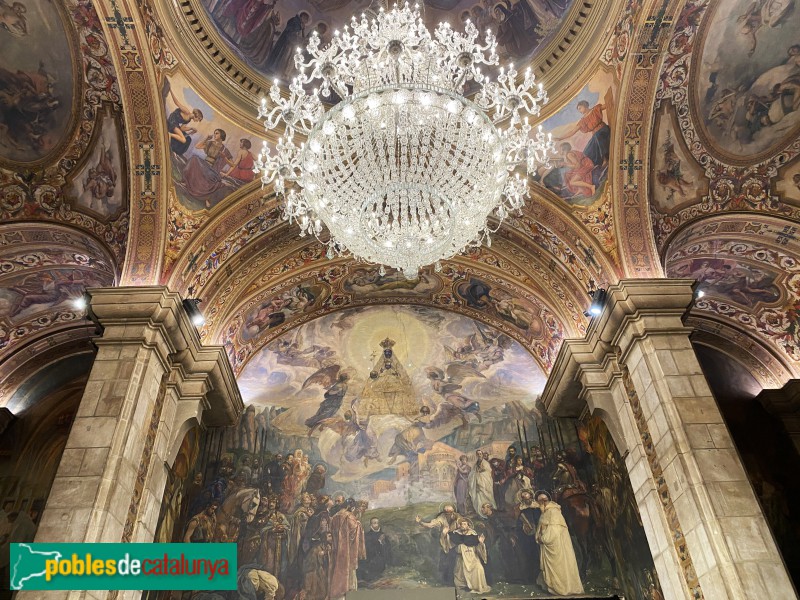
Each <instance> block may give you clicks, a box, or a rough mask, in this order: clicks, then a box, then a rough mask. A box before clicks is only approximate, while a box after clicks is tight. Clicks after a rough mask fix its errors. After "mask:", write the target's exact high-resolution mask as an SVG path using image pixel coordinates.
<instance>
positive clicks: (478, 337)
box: [445, 324, 511, 371]
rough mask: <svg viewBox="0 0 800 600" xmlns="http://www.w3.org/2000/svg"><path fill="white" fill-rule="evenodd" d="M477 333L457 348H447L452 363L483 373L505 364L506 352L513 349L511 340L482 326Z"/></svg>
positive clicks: (478, 327) (477, 326)
mask: <svg viewBox="0 0 800 600" xmlns="http://www.w3.org/2000/svg"><path fill="white" fill-rule="evenodd" d="M475 327H476V329H477V332H476V333H473V334H472V335H470V336H469V337H467V338H465V339H464V340H463V341H462V342H461V343H460V344H459V345H458V347H456V348H450V347H448V346H445V352H446V353H447V356H448V357H449V359H450V360H451V363H460V364H463V365H467V366H470V367H472V368H473V369H477V370H479V371H483V370H485V369H487V368H489V367H491V366H492V365H493V364H496V363H499V362H503V359H504V358H505V350H507V349H508V348H510V347H511V338H510V337H508V336H507V335H506V334H504V333H499V332H495V331H493V330H492V329H490V328H488V327H485V326H483V325H480V324H476V325H475Z"/></svg>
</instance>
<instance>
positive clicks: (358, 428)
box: [308, 398, 380, 467]
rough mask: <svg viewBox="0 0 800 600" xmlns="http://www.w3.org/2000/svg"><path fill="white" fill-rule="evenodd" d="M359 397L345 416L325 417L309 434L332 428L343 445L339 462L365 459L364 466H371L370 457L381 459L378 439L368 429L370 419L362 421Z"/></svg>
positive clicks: (351, 404)
mask: <svg viewBox="0 0 800 600" xmlns="http://www.w3.org/2000/svg"><path fill="white" fill-rule="evenodd" d="M357 403H358V398H354V399H353V401H352V402H351V403H350V409H349V410H346V411H345V412H344V416H343V417H340V416H338V415H335V416H333V417H330V418H328V419H323V420H322V421H320V422H319V423H317V424H316V425H314V427H312V428H311V429H309V430H308V435H309V436H311V434H312V433H313V432H314V431H315V430H316V429H319V430H320V431H324V430H325V429H330V430H331V431H334V432H336V433H338V434H339V438H340V441H339V443H340V444H341V447H342V454H341V456H340V458H339V463H340V464H341V463H342V461H347V462H355V461H357V460H361V459H363V460H364V466H365V467H367V466H369V461H370V459H372V460H379V459H380V455H379V454H378V447H377V443H378V441H377V439H375V436H374V435H373V434H372V433H371V432H370V431H368V429H367V426H368V424H369V419H366V420H365V421H362V420H361V419H359V417H358V410H357V409H356V404H357Z"/></svg>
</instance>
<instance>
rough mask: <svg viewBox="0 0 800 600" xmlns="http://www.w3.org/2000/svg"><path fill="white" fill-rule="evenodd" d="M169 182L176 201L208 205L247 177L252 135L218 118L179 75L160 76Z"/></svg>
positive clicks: (203, 207) (252, 159)
mask: <svg viewBox="0 0 800 600" xmlns="http://www.w3.org/2000/svg"><path fill="white" fill-rule="evenodd" d="M162 96H163V99H164V110H165V114H166V119H167V130H168V135H169V148H170V161H171V164H172V181H173V183H174V186H175V194H176V196H177V198H178V201H179V202H180V203H181V205H182V206H184V207H185V208H187V209H189V210H191V211H204V210H211V209H213V208H214V207H215V206H216V205H217V204H219V202H220V201H222V200H223V199H224V198H225V197H226V196H227V195H228V194H230V193H231V192H233V191H235V190H237V189H239V188H240V187H241V186H242V185H244V184H246V183H248V182H250V181H253V179H255V173H254V172H253V166H254V165H255V155H254V154H253V148H254V144H255V142H256V140H255V139H254V136H252V135H251V134H249V133H246V132H244V131H243V130H241V129H240V128H238V127H236V126H235V125H232V124H231V123H229V122H228V121H225V120H223V119H222V118H221V117H220V116H219V115H217V114H216V113H215V111H214V110H213V109H212V108H211V107H210V106H209V105H208V104H207V103H206V102H205V101H204V100H202V99H201V98H200V96H198V95H197V93H195V91H194V90H192V89H191V88H189V87H188V86H187V85H186V84H185V81H184V80H183V78H182V77H175V78H173V79H166V78H165V80H164V87H163V90H162Z"/></svg>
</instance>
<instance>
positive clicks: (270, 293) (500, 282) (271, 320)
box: [204, 260, 574, 372]
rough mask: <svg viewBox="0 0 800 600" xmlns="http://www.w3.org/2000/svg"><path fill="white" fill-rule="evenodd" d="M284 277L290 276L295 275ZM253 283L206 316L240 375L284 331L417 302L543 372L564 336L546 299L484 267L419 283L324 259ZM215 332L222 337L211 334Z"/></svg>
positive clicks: (454, 267) (431, 275)
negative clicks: (339, 314)
mask: <svg viewBox="0 0 800 600" xmlns="http://www.w3.org/2000/svg"><path fill="white" fill-rule="evenodd" d="M312 266H314V265H312ZM284 272H286V273H289V274H290V273H292V270H291V269H286V270H284ZM251 281H252V282H253V283H252V284H251V286H250V287H249V288H248V287H246V286H241V285H240V286H239V289H238V290H237V292H236V293H237V294H239V295H240V296H243V297H244V298H246V299H244V300H242V299H241V298H237V297H236V296H234V297H232V298H228V299H229V300H230V304H231V305H232V306H229V307H227V310H226V311H225V312H224V313H223V312H222V310H221V308H222V307H223V306H224V305H221V304H220V303H219V301H218V300H217V301H216V302H214V303H213V304H212V305H211V307H210V308H209V310H208V311H207V313H206V314H207V322H206V326H205V327H206V329H205V330H204V331H205V332H206V336H207V337H211V338H212V339H217V340H218V342H219V343H222V344H223V345H224V346H225V347H226V349H227V350H228V357H229V359H230V360H231V364H232V365H233V367H234V371H236V372H240V371H241V369H242V367H243V366H244V365H245V364H246V363H247V362H248V361H249V360H250V359H251V357H252V356H253V355H254V354H255V353H257V352H258V351H259V349H260V348H261V347H263V346H264V345H265V344H268V343H270V342H271V341H272V340H274V339H275V338H277V337H278V336H280V335H281V334H283V333H284V332H287V331H290V330H292V329H293V328H295V327H297V326H299V325H302V324H303V323H306V322H308V321H311V320H313V319H315V318H316V317H319V316H321V315H324V314H327V313H330V312H335V311H339V310H342V309H346V308H348V307H353V306H370V305H376V304H416V305H425V306H433V307H441V308H445V309H447V310H450V311H456V312H459V313H461V314H465V315H468V316H470V317H472V318H474V319H477V320H479V321H483V322H486V323H489V324H491V325H493V326H494V327H495V328H497V329H498V330H500V331H503V332H504V333H505V334H506V335H508V336H509V337H510V338H513V339H515V340H517V341H518V342H520V343H521V344H523V345H524V347H526V348H528V349H529V351H530V352H531V353H532V354H533V355H534V356H535V358H536V360H538V361H539V362H540V364H541V365H542V368H543V369H544V370H549V368H550V367H551V366H552V364H553V361H554V360H555V355H556V352H557V349H558V346H559V345H560V342H561V340H562V339H563V338H564V337H565V326H564V324H563V320H562V319H563V318H562V317H561V316H560V315H558V314H557V313H555V312H554V310H553V309H552V308H550V307H548V306H547V304H545V303H544V302H543V301H542V300H541V299H540V298H542V297H543V296H544V294H542V293H541V292H538V293H534V294H528V293H526V290H525V288H522V287H520V286H519V285H517V284H514V283H511V282H510V281H509V278H508V277H507V276H506V277H500V276H498V275H496V274H494V273H493V272H491V271H490V270H484V269H481V268H480V267H479V266H465V265H459V264H455V263H451V262H448V263H445V264H444V265H443V268H442V270H441V272H432V271H425V272H423V273H421V274H420V276H419V277H418V278H417V279H415V280H406V279H404V278H403V279H401V278H400V277H398V276H397V274H395V273H393V272H391V271H390V272H389V273H388V274H387V275H386V276H381V275H380V274H379V273H378V268H377V267H374V266H368V267H363V266H359V265H352V264H350V265H348V264H342V263H341V261H339V262H338V264H337V263H336V262H334V263H331V262H329V261H327V260H324V261H319V264H318V266H317V268H313V269H309V270H305V271H304V272H301V273H298V274H296V275H290V276H288V277H285V278H284V279H282V280H279V281H278V282H277V283H272V284H271V285H267V283H266V282H265V281H260V280H255V281H254V280H252V279H251ZM356 288H357V289H358V291H355V289H356ZM233 307H235V309H234V308H233ZM217 311H219V312H220V313H221V314H217ZM573 326H574V325H573ZM212 329H213V330H215V331H217V332H218V333H217V334H215V335H211V336H209V335H208V332H209V331H210V330H212Z"/></svg>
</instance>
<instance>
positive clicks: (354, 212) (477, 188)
mask: <svg viewBox="0 0 800 600" xmlns="http://www.w3.org/2000/svg"><path fill="white" fill-rule="evenodd" d="M477 38H478V31H477V28H476V27H475V26H474V24H472V23H470V22H467V23H465V27H464V32H463V33H459V32H457V31H454V30H453V29H452V28H450V27H449V26H448V25H446V24H442V25H440V26H439V27H438V28H437V29H436V30H435V31H434V34H433V35H431V32H430V31H429V30H428V29H426V28H425V26H424V23H423V22H422V19H421V17H420V14H419V9H418V8H417V7H415V8H413V9H412V8H410V7H409V6H408V5H406V6H404V7H402V8H398V7H395V8H394V9H392V10H391V11H384V10H381V11H380V13H379V15H378V16H377V18H376V19H373V20H372V21H371V22H370V21H368V20H367V18H366V17H365V16H364V15H362V17H361V20H360V21H359V20H357V19H355V18H354V19H353V21H352V25H351V27H350V28H348V27H344V29H343V31H342V32H339V31H336V32H335V34H334V37H333V39H332V41H331V43H330V44H328V45H326V47H325V48H322V49H321V48H319V43H320V42H319V38H318V36H316V35H314V34H312V35H311V36H309V42H308V44H307V48H306V51H305V54H303V51H302V50H298V52H297V53H296V55H295V64H296V66H297V69H298V74H297V76H296V77H294V78H293V79H292V81H291V83H290V85H289V90H290V96H289V98H288V99H287V98H282V97H281V96H280V93H279V90H278V87H277V83H275V84H273V87H272V88H271V89H270V98H271V100H272V101H273V105H272V106H270V107H268V106H267V105H266V103H265V102H264V101H262V106H261V108H260V109H259V118H263V119H264V124H265V128H266V129H267V130H274V129H276V128H277V127H278V126H279V125H283V127H284V128H285V130H284V133H283V135H281V137H280V138H279V140H278V143H277V144H276V147H275V149H276V154H275V155H271V154H270V152H269V149H268V148H267V149H265V150H264V151H262V152H261V153H260V154H259V157H258V161H257V164H256V167H257V168H258V169H259V170H260V171H261V173H262V175H261V177H262V185H267V184H270V183H272V185H273V188H274V189H275V191H276V193H277V194H279V195H281V196H282V197H283V198H284V205H285V206H284V218H286V219H288V220H289V221H290V222H296V223H298V226H299V228H300V232H301V235H313V236H314V237H315V239H317V241H319V242H320V244H323V245H324V246H325V247H326V254H327V255H328V256H329V257H333V256H338V255H341V254H342V253H343V252H349V253H351V254H352V255H353V256H354V257H355V258H356V259H357V260H362V261H369V262H378V263H381V264H386V265H389V266H391V267H394V268H397V269H399V270H400V271H402V272H403V273H404V274H405V275H406V276H414V275H415V274H416V272H417V271H418V269H419V268H420V267H421V266H423V265H425V264H431V263H433V264H435V265H437V268H440V266H441V263H440V261H441V259H443V258H449V257H451V256H453V255H454V254H456V253H458V252H461V251H463V250H465V249H466V248H469V247H475V246H480V245H482V244H484V243H486V244H491V237H490V234H491V233H494V232H496V231H497V228H496V227H494V226H492V225H491V224H490V223H489V221H488V218H489V216H491V217H492V219H496V222H497V223H498V225H497V227H499V223H500V222H502V220H503V219H504V218H505V217H506V215H507V214H508V211H509V210H510V211H513V210H516V209H518V208H519V207H521V206H522V204H523V202H524V196H525V193H526V191H527V182H526V180H523V179H522V178H520V177H519V175H518V174H517V173H515V171H516V170H517V169H518V168H519V167H520V166H523V165H524V167H525V168H526V169H530V168H531V167H532V166H533V165H534V164H535V163H536V162H538V161H541V160H542V159H544V160H545V161H546V159H547V155H548V152H549V151H550V150H551V149H552V141H550V140H548V141H547V142H545V141H544V140H543V135H542V134H541V133H539V134H537V135H536V136H535V138H533V137H531V136H530V131H531V128H530V126H529V124H528V122H527V120H523V119H522V118H521V113H526V114H538V110H539V103H540V102H541V103H544V102H546V94H543V90H542V88H541V87H540V89H539V90H538V92H533V93H532V92H531V88H532V86H533V80H534V78H533V75H532V73H530V72H527V71H526V73H525V76H524V77H523V80H522V83H521V84H520V85H517V83H516V70H515V69H514V67H513V65H511V66H509V67H508V68H507V69H505V68H504V69H501V70H500V74H499V75H498V76H497V79H496V81H492V80H491V79H490V78H489V77H487V76H485V75H484V74H483V73H482V72H481V70H480V68H479V65H495V64H497V62H498V58H497V53H496V44H497V42H496V38H495V37H494V35H493V34H491V32H488V33H487V35H486V36H485V38H484V43H483V44H481V43H480V42H478V41H477ZM469 81H474V82H475V84H476V85H478V86H479V90H478V94H477V95H476V96H475V97H474V100H472V101H470V100H468V99H466V98H465V97H464V95H463V90H464V87H465V86H466V84H467V82H469ZM315 84H316V85H317V86H318V87H317V88H313V89H311V88H312V86H313V85H315ZM309 90H310V91H309ZM331 91H334V92H335V93H336V94H337V95H338V96H339V98H340V102H338V103H336V104H334V105H332V106H325V105H324V104H323V103H322V101H321V99H320V96H322V97H325V98H328V97H329V96H330V93H331ZM507 119H508V124H507V125H505V126H503V128H502V129H501V128H500V127H499V124H501V123H503V122H505V121H506V120H507ZM295 131H297V132H298V133H300V134H302V135H303V136H305V137H306V141H305V142H303V143H300V144H299V146H298V144H297V143H295V141H294V134H295ZM287 185H288V186H290V189H288V190H287ZM298 190H300V191H299V192H298ZM493 222H494V221H493ZM325 228H327V229H328V236H327V240H323V239H322V234H323V232H324V229H325Z"/></svg>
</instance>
